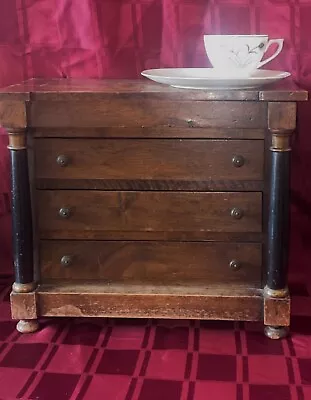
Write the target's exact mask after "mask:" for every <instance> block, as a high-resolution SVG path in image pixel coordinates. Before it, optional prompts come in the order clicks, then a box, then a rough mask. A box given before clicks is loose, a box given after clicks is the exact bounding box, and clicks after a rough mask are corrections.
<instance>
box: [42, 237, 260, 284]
mask: <svg viewBox="0 0 311 400" xmlns="http://www.w3.org/2000/svg"><path fill="white" fill-rule="evenodd" d="M261 251H262V248H261V244H260V243H215V242H147V241H146V242H137V241H65V240H62V241H56V240H55V241H54V240H51V241H48V240H46V241H45V240H44V241H41V242H40V265H41V281H42V282H47V281H50V280H53V279H61V280H70V281H72V280H76V281H79V280H105V281H111V282H112V283H113V282H124V281H126V282H128V283H129V282H136V283H146V284H147V283H153V284H183V283H187V284H189V283H193V284H202V285H208V284H213V285H214V284H220V285H221V284H222V283H226V284H228V283H234V284H241V285H244V284H247V285H250V286H251V287H260V286H261V263H262V262H261V259H262V254H261Z"/></svg>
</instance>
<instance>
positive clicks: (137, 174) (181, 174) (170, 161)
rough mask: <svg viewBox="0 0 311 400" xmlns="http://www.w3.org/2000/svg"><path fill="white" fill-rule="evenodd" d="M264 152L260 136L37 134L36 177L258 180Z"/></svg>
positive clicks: (168, 180) (260, 177)
mask: <svg viewBox="0 0 311 400" xmlns="http://www.w3.org/2000/svg"><path fill="white" fill-rule="evenodd" d="M263 156H264V141H261V140H260V141H259V140H229V141H225V140H181V139H179V140H174V139H166V140H164V139H162V140H161V139H140V140H134V139H105V140H102V139H92V140H86V139H36V140H35V159H36V178H39V179H47V180H48V179H59V180H62V179H72V180H74V179H80V180H86V181H88V179H89V178H90V177H91V178H92V180H93V181H96V180H99V181H101V180H106V179H107V180H109V181H110V186H112V189H113V188H114V187H113V186H114V184H113V181H114V180H115V181H116V189H118V188H119V187H120V184H118V181H119V180H121V181H127V180H128V181H134V182H135V180H139V181H142V180H146V181H152V180H156V181H158V182H161V181H167V186H168V187H169V186H170V185H169V182H174V181H175V180H176V181H179V186H180V187H182V184H181V182H182V181H185V182H192V181H194V182H196V181H197V182H204V181H209V182H211V183H213V182H215V184H214V186H215V187H216V188H217V181H230V180H231V179H233V180H234V181H243V180H248V181H252V180H254V181H258V180H262V179H263ZM220 184H221V182H220ZM127 185H128V186H130V187H131V185H130V182H129V183H127ZM211 186H212V185H211ZM77 188H79V186H78V185H77Z"/></svg>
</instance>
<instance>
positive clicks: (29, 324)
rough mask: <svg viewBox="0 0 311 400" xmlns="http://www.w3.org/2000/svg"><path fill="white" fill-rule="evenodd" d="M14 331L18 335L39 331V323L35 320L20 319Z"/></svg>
mask: <svg viewBox="0 0 311 400" xmlns="http://www.w3.org/2000/svg"><path fill="white" fill-rule="evenodd" d="M16 329H17V330H18V332H20V333H33V332H36V331H37V330H38V329H39V322H38V320H37V319H21V320H20V321H19V322H18V323H17V325H16Z"/></svg>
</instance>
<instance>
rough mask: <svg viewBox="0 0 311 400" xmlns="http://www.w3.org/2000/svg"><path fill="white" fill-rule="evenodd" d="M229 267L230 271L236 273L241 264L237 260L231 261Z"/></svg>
mask: <svg viewBox="0 0 311 400" xmlns="http://www.w3.org/2000/svg"><path fill="white" fill-rule="evenodd" d="M229 267H230V268H231V269H232V270H234V271H237V270H239V269H240V268H241V263H240V262H239V261H237V260H231V261H230V264H229Z"/></svg>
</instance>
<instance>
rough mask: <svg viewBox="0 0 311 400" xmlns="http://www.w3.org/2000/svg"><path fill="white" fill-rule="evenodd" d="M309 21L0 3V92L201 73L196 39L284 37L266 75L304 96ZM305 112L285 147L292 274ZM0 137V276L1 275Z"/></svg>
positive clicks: (254, 5) (277, 2) (290, 13)
mask: <svg viewBox="0 0 311 400" xmlns="http://www.w3.org/2000/svg"><path fill="white" fill-rule="evenodd" d="M310 21H311V0H195V1H191V0H76V1H75V0H1V1H0V86H5V85H8V84H12V83H15V82H18V81H21V80H23V79H28V78H31V77H94V78H136V77H137V78H139V77H140V71H141V70H143V69H146V68H158V67H182V66H183V67H201V66H208V60H207V58H206V56H205V53H204V47H203V37H202V36H203V34H208V33H222V34H225V33H245V34H249V33H265V34H269V35H270V36H271V37H272V38H285V48H284V50H283V52H282V53H281V55H280V56H279V57H277V59H275V60H274V61H273V62H271V63H270V64H269V67H268V68H271V69H281V70H286V71H290V72H291V73H292V75H293V78H294V80H295V81H296V82H297V83H299V84H300V85H301V86H303V87H304V88H311V52H310V50H311V40H310V37H311V23H310ZM310 110H311V109H310V104H305V105H302V106H301V107H300V110H299V125H300V129H299V134H298V135H297V136H296V140H295V143H294V148H295V151H294V153H293V175H292V195H293V197H292V213H293V225H292V227H293V228H292V242H291V243H292V253H291V254H292V255H291V267H294V268H292V271H294V270H295V271H297V268H298V269H299V270H300V271H302V270H303V271H307V268H308V260H309V259H310V255H311V250H308V248H307V247H308V237H309V236H310V232H311V180H310V179H309V171H311V137H309V132H308V127H309V125H310V123H311V113H310ZM1 134H2V136H0V139H1V140H0V176H1V180H0V215H2V217H0V246H1V255H0V257H2V259H0V273H1V271H2V272H7V271H8V268H10V264H9V263H7V262H4V257H5V254H7V255H8V254H10V250H9V243H10V233H9V232H8V228H7V222H8V220H9V217H6V218H5V217H4V216H3V215H4V214H5V213H6V212H7V211H8V201H7V199H8V195H7V193H8V191H9V170H8V157H7V151H6V136H4V132H3V131H2V132H1ZM1 225H2V226H1ZM309 247H310V248H311V246H309Z"/></svg>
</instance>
